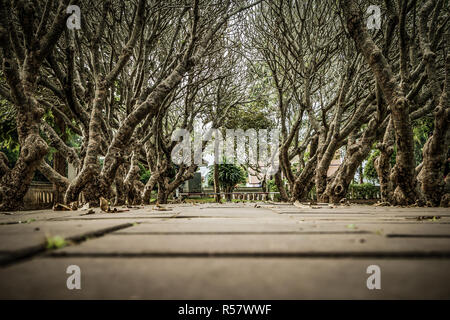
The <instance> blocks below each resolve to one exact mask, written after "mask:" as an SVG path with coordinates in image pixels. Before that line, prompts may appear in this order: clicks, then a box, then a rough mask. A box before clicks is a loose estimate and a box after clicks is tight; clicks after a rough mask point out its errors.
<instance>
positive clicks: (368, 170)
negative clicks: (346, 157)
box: [364, 149, 380, 182]
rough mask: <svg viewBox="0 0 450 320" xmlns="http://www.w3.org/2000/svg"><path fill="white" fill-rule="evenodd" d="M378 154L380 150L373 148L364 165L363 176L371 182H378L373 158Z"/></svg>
mask: <svg viewBox="0 0 450 320" xmlns="http://www.w3.org/2000/svg"><path fill="white" fill-rule="evenodd" d="M379 155H380V150H378V149H375V150H372V153H371V154H370V155H369V158H368V159H367V163H366V165H365V167H364V177H365V178H366V179H368V180H369V181H372V182H378V181H379V180H378V174H377V170H376V169H375V159H376V158H377V157H378V156H379Z"/></svg>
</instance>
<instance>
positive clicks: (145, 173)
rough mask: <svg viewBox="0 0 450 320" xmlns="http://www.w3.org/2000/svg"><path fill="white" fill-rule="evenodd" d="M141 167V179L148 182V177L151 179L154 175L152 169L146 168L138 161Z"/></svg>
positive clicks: (144, 182)
mask: <svg viewBox="0 0 450 320" xmlns="http://www.w3.org/2000/svg"><path fill="white" fill-rule="evenodd" d="M138 166H139V168H140V169H141V170H140V171H139V180H140V181H141V182H142V183H143V184H146V183H147V181H148V179H150V176H151V175H152V174H151V172H150V170H147V169H145V167H144V166H143V165H142V164H141V163H140V162H139V163H138Z"/></svg>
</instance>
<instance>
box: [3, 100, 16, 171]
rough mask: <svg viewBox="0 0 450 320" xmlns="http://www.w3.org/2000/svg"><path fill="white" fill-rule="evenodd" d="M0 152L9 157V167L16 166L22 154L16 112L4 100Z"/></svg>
mask: <svg viewBox="0 0 450 320" xmlns="http://www.w3.org/2000/svg"><path fill="white" fill-rule="evenodd" d="M0 151H1V152H3V153H4V154H5V155H6V156H7V158H8V163H9V166H10V167H12V166H14V164H15V163H16V161H17V158H18V157H19V152H20V145H19V138H18V135H17V128H16V120H15V111H14V109H13V107H12V106H11V105H10V104H9V102H8V101H7V100H4V99H0Z"/></svg>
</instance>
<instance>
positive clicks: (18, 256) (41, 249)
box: [0, 223, 135, 267]
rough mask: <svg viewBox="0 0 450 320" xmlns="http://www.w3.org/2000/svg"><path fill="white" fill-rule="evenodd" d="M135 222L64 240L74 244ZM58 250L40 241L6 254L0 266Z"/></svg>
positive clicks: (0, 261) (127, 226)
mask: <svg viewBox="0 0 450 320" xmlns="http://www.w3.org/2000/svg"><path fill="white" fill-rule="evenodd" d="M134 225H135V223H124V224H120V225H117V226H112V227H108V228H104V229H100V230H95V231H90V232H86V233H83V234H81V235H75V236H72V237H67V238H64V240H66V241H67V245H66V247H68V246H71V245H76V244H79V243H81V242H84V241H86V240H88V239H92V238H99V237H101V236H104V235H105V234H108V233H111V232H114V231H117V230H122V229H125V228H129V227H132V226H134ZM55 250H58V248H54V249H47V247H46V243H42V244H40V245H36V246H32V247H28V248H25V249H22V250H19V251H17V252H12V253H11V254H10V255H8V256H6V257H5V258H3V259H1V260H0V267H6V266H9V265H11V264H15V263H18V262H21V261H23V260H27V259H31V258H33V257H35V256H37V255H40V254H45V253H47V252H50V251H55Z"/></svg>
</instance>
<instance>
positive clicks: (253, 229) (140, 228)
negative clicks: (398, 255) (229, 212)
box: [114, 219, 450, 238]
mask: <svg viewBox="0 0 450 320" xmlns="http://www.w3.org/2000/svg"><path fill="white" fill-rule="evenodd" d="M199 220H203V219H194V220H191V221H192V222H190V223H182V222H180V223H167V222H166V221H158V222H156V221H155V222H153V223H142V224H139V225H137V226H134V227H132V228H127V229H123V230H119V231H116V232H114V234H167V233H175V234H184V233H200V234H201V233H205V234H215V233H216V234H217V233H228V234H251V233H269V234H277V233H358V232H359V233H374V234H379V235H386V236H411V237H414V236H430V237H431V236H436V237H448V238H450V224H439V223H427V224H422V223H415V224H412V223H411V224H396V225H392V224H376V223H372V224H367V223H358V222H356V223H352V224H347V223H342V222H328V223H313V222H299V221H296V222H294V223H293V222H292V221H286V220H277V221H276V222H273V221H272V222H270V223H269V222H265V223H262V222H261V221H259V220H257V221H254V220H253V221H248V220H245V221H246V223H242V222H241V223H239V222H235V221H234V220H233V221H223V219H222V220H220V221H221V222H220V223H214V222H213V221H209V220H208V221H209V222H203V221H199Z"/></svg>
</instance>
